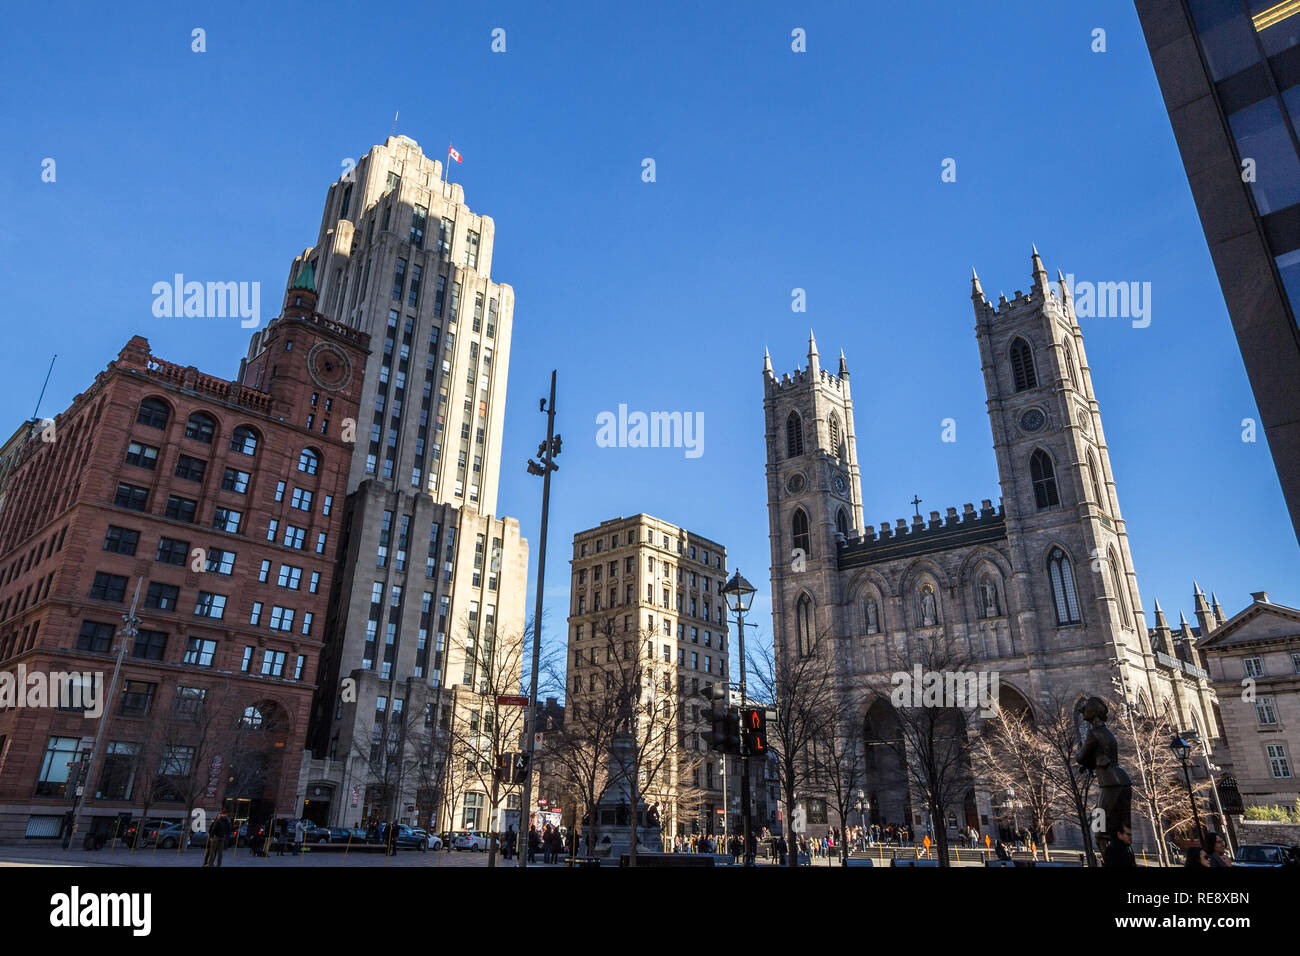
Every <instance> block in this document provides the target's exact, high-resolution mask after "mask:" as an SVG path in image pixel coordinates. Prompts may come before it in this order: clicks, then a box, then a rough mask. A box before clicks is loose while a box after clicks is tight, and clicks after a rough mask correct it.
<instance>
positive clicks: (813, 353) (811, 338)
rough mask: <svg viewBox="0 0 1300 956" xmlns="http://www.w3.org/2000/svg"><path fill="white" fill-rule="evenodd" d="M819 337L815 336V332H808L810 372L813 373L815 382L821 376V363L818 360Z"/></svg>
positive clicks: (810, 330)
mask: <svg viewBox="0 0 1300 956" xmlns="http://www.w3.org/2000/svg"><path fill="white" fill-rule="evenodd" d="M817 358H818V357H817V337H816V336H815V335H813V330H812V329H809V330H808V371H809V372H811V373H812V377H813V380H814V381H816V379H817V376H818V375H820V374H821V368H822V366H821V362H819V361H818V360H817Z"/></svg>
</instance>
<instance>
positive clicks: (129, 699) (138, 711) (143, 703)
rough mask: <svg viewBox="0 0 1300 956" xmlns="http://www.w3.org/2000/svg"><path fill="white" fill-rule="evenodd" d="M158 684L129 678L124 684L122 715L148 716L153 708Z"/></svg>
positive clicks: (120, 708) (120, 713)
mask: <svg viewBox="0 0 1300 956" xmlns="http://www.w3.org/2000/svg"><path fill="white" fill-rule="evenodd" d="M157 689H158V685H157V684H150V683H147V682H145V681H139V680H129V681H127V682H126V683H125V684H124V685H123V689H122V704H121V706H120V707H119V708H118V711H117V712H118V714H119V715H121V716H122V717H148V716H149V711H150V710H152V709H153V697H154V692H155V691H156V690H157Z"/></svg>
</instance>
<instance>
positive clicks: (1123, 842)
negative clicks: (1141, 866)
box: [1101, 823, 1137, 866]
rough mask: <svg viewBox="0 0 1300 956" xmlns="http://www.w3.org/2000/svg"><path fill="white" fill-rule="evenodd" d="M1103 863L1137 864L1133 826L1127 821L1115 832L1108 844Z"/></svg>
mask: <svg viewBox="0 0 1300 956" xmlns="http://www.w3.org/2000/svg"><path fill="white" fill-rule="evenodd" d="M1101 865H1102V866H1137V860H1135V859H1134V858H1133V828H1132V827H1130V826H1129V825H1128V824H1127V823H1125V824H1122V825H1121V826H1120V828H1119V830H1118V831H1117V832H1116V833H1115V837H1114V839H1112V840H1111V841H1110V842H1109V843H1107V844H1106V852H1105V854H1104V855H1103V856H1102V861H1101Z"/></svg>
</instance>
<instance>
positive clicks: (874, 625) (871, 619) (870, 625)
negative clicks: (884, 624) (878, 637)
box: [867, 598, 880, 634]
mask: <svg viewBox="0 0 1300 956" xmlns="http://www.w3.org/2000/svg"><path fill="white" fill-rule="evenodd" d="M867 633H868V634H878V633H880V609H879V608H877V607H876V599H875V598H867Z"/></svg>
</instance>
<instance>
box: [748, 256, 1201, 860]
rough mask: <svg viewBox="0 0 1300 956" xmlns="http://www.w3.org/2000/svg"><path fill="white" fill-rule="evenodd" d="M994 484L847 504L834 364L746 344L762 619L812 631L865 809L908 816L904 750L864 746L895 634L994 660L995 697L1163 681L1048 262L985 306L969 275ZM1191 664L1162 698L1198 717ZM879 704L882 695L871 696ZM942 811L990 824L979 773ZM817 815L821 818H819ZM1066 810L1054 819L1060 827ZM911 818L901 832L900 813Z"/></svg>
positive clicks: (851, 479) (912, 805) (789, 640)
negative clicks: (756, 405)
mask: <svg viewBox="0 0 1300 956" xmlns="http://www.w3.org/2000/svg"><path fill="white" fill-rule="evenodd" d="M972 288H973V292H972V301H973V305H974V311H975V320H976V325H975V334H976V339H977V342H978V345H979V354H980V360H981V363H982V367H983V370H984V378H985V386H986V391H987V396H988V403H987V404H988V413H989V418H990V421H991V424H992V430H993V444H994V453H995V458H996V461H997V466H998V474H999V478H1000V482H1001V499H1000V504H999V505H996V506H995V505H994V504H993V501H992V499H984V500H983V501H982V502H981V503H980V506H979V508H978V509H976V508H975V507H974V506H973V505H971V504H966V505H965V506H964V507H963V509H962V511H961V512H958V510H957V509H956V508H951V507H950V508H947V509H946V512H945V513H942V514H941V513H940V512H939V511H930V512H929V515H928V517H926V516H923V515H921V514H920V513H919V512H918V513H917V514H916V515H914V516H912V517H911V519H910V520H909V519H902V518H900V519H898V520H897V522H896V524H894V525H892V526H891V524H890V523H888V522H885V523H882V524H881V525H880V526H879V529H878V530H877V529H876V528H875V527H872V526H870V525H867V524H865V523H864V521H863V512H864V501H863V497H862V489H861V480H862V471H861V469H860V467H859V459H858V451H857V447H856V441H855V434H854V420H853V398H852V393H851V389H850V373H849V369H848V364H847V361H846V360H845V358H844V354H843V352H841V354H840V361H839V368H838V373H837V374H833V373H831V372H829V371H828V370H826V369H824V368H822V366H821V363H820V356H819V354H818V351H817V345H816V342H815V341H813V340H810V343H809V352H808V364H807V367H806V368H804V369H800V370H797V371H796V372H794V373H793V374H787V375H784V376H781V377H779V378H778V377H777V375H776V374H775V372H774V371H773V369H772V365H771V360H770V358H768V359H765V362H764V369H763V380H764V414H765V420H766V432H767V458H768V464H767V482H768V502H769V505H768V507H769V521H770V529H771V544H772V602H773V633H774V635H775V640H776V645H777V650H778V653H779V654H781V655H797V654H800V653H805V652H807V651H808V650H809V649H810V648H811V646H812V645H813V644H814V643H817V642H819V641H821V640H823V639H825V638H829V639H830V642H831V647H832V649H833V654H834V659H835V661H836V667H837V670H838V674H839V679H840V681H841V685H842V692H843V693H844V694H845V695H848V697H849V698H850V699H851V700H853V701H854V702H855V706H858V707H859V710H860V711H862V718H861V719H862V720H863V721H864V725H865V728H866V738H865V739H866V740H867V741H868V746H867V754H866V760H867V766H868V776H869V779H870V786H869V787H868V790H869V797H870V801H871V806H872V816H873V817H874V818H875V821H876V822H878V823H880V824H882V825H884V824H886V823H903V822H906V823H909V824H911V825H913V826H914V827H921V826H924V825H925V824H926V822H927V821H925V820H924V818H923V813H922V808H921V807H920V806H919V804H918V802H917V801H916V800H915V799H914V795H912V794H910V793H909V788H908V785H907V783H906V781H905V779H904V773H903V768H901V767H899V766H896V765H893V762H892V761H891V760H890V758H889V757H888V756H887V755H886V751H883V750H879V748H876V749H875V750H873V748H872V747H871V746H870V743H871V742H881V741H883V740H886V739H890V738H891V737H892V736H893V733H892V732H891V729H890V728H891V721H893V720H894V717H893V715H892V712H891V711H892V709H891V708H889V707H888V706H887V705H884V706H883V708H882V705H880V704H877V705H876V708H873V710H872V712H871V713H870V714H868V713H866V704H865V700H866V697H867V694H868V689H869V687H870V686H871V684H872V683H873V681H874V680H876V679H878V678H879V677H880V676H881V675H888V674H889V673H890V672H892V671H896V670H898V663H897V662H898V661H900V660H905V659H907V658H908V656H909V654H908V649H909V647H911V646H913V643H914V642H918V641H921V642H931V641H933V640H934V639H936V638H940V637H942V638H944V639H945V640H946V641H947V642H951V645H952V646H954V647H958V648H961V649H962V651H963V652H964V654H965V655H966V656H967V657H968V658H969V660H970V661H972V662H974V663H973V665H972V667H974V668H978V669H979V670H981V671H991V672H996V673H997V674H998V675H999V683H1000V689H1001V703H1002V704H1003V706H1007V705H1008V704H1011V705H1013V706H1016V707H1028V708H1029V709H1030V710H1031V711H1032V710H1033V709H1034V708H1036V707H1039V706H1041V704H1042V702H1043V700H1044V699H1045V698H1046V697H1052V696H1055V697H1064V698H1077V697H1078V696H1079V695H1083V694H1088V695H1091V694H1101V695H1110V694H1111V692H1112V689H1113V682H1114V681H1115V680H1120V681H1122V682H1123V685H1124V688H1125V696H1126V697H1127V699H1129V700H1131V701H1133V702H1135V703H1136V704H1138V706H1140V707H1142V708H1143V709H1144V710H1145V712H1147V713H1151V712H1153V710H1154V708H1155V707H1161V708H1163V707H1165V706H1166V702H1167V701H1171V700H1174V692H1173V688H1172V686H1171V684H1170V681H1169V680H1168V678H1167V676H1166V675H1165V674H1163V673H1162V672H1161V671H1160V669H1159V668H1157V667H1156V666H1155V659H1154V656H1153V653H1152V649H1151V647H1150V645H1149V642H1148V641H1147V640H1145V635H1146V627H1145V624H1144V620H1145V618H1144V612H1143V610H1142V601H1141V598H1140V595H1139V592H1138V585H1137V576H1136V572H1135V570H1134V567H1133V561H1132V556H1131V554H1130V550H1129V541H1128V530H1127V526H1126V524H1125V521H1124V518H1123V515H1122V513H1121V510H1120V506H1119V498H1118V491H1117V487H1116V482H1115V478H1114V475H1113V473H1112V471H1111V466H1110V456H1109V453H1108V447H1107V443H1106V439H1105V434H1104V431H1103V429H1102V422H1101V414H1100V408H1099V405H1098V402H1097V398H1096V395H1095V393H1094V391H1093V386H1092V377H1091V374H1090V371H1089V366H1088V360H1087V355H1086V353H1085V351H1084V345H1083V333H1082V330H1081V329H1080V328H1079V325H1078V322H1077V321H1076V319H1075V316H1074V313H1073V309H1072V307H1071V302H1070V297H1069V293H1068V290H1067V289H1066V287H1065V283H1064V281H1063V280H1062V281H1060V283H1059V285H1058V288H1057V289H1053V288H1052V286H1051V285H1050V284H1049V282H1048V279H1047V274H1046V271H1045V269H1044V268H1043V264H1042V261H1041V259H1040V258H1039V256H1038V253H1037V251H1036V250H1035V252H1034V255H1033V257H1032V271H1031V286H1030V292H1029V293H1028V294H1024V293H1021V292H1016V294H1015V296H1014V298H1012V299H1011V300H1008V299H1006V298H1005V297H1003V298H1001V299H1000V300H999V302H998V304H997V305H996V306H994V305H993V304H991V303H990V302H989V301H988V300H987V299H986V298H985V296H984V293H983V291H982V289H981V288H980V283H979V279H978V278H974V279H973V280H972ZM1209 699H1210V694H1209V691H1208V686H1207V685H1206V684H1205V682H1204V681H1202V682H1201V684H1200V686H1199V688H1198V694H1197V695H1194V696H1193V697H1187V696H1182V697H1179V698H1178V707H1179V708H1181V709H1183V711H1184V716H1185V717H1187V718H1188V719H1190V714H1187V713H1185V711H1187V710H1193V711H1195V712H1196V713H1197V717H1198V721H1197V725H1198V726H1201V727H1208V728H1210V735H1211V736H1212V737H1213V736H1217V729H1216V728H1215V725H1214V723H1213V717H1212V715H1211V714H1208V713H1207V712H1206V711H1207V705H1208V702H1209ZM882 711H883V712H882ZM950 810H951V812H950V816H949V821H948V823H949V824H950V825H959V826H961V827H962V828H965V827H967V826H974V827H975V828H976V829H978V830H980V831H981V832H984V833H989V834H992V835H993V836H996V835H997V831H996V820H997V819H998V817H999V816H1000V815H1001V814H1000V811H999V808H998V807H995V806H994V804H993V802H992V801H991V798H990V795H989V794H988V793H987V792H984V791H983V790H981V788H980V786H979V785H978V782H976V784H975V785H974V786H972V787H971V788H970V791H969V793H968V794H967V797H966V799H965V801H964V806H961V807H954V808H950ZM830 822H831V823H832V824H833V823H834V822H835V821H833V820H832V821H830ZM1067 829H1068V828H1067ZM918 832H919V831H918Z"/></svg>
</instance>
